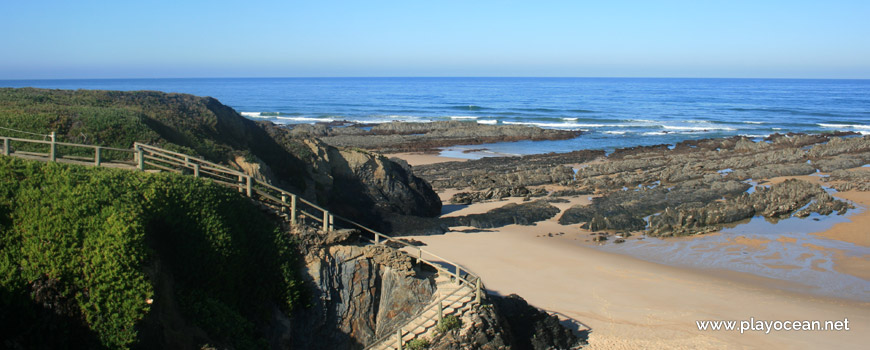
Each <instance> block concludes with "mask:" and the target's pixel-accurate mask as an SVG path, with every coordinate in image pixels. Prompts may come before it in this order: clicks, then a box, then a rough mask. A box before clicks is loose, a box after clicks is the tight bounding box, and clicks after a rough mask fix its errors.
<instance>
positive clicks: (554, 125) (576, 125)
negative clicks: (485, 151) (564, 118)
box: [502, 121, 613, 129]
mask: <svg viewBox="0 0 870 350" xmlns="http://www.w3.org/2000/svg"><path fill="white" fill-rule="evenodd" d="M502 123H504V124H511V125H534V126H540V127H542V128H569V129H577V128H600V127H605V126H613V125H604V124H582V123H540V122H509V121H503V122H502Z"/></svg>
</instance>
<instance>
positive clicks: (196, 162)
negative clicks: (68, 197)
mask: <svg viewBox="0 0 870 350" xmlns="http://www.w3.org/2000/svg"><path fill="white" fill-rule="evenodd" d="M50 136H51V140H50V141H44V140H33V139H22V138H16V137H7V136H0V140H3V153H2V154H3V155H7V156H9V155H13V156H14V155H15V154H13V153H12V152H10V149H11V147H10V141H16V142H26V143H37V144H47V145H50V152H49V153H48V154H47V156H48V161H51V162H56V161H57V156H58V154H57V146H65V147H80V148H91V149H93V150H94V163H93V164H94V165H95V166H101V165H102V164H103V162H102V160H101V156H100V153H101V151H103V150H109V151H120V152H131V153H133V155H134V163H135V165H136V168H137V169H138V170H139V171H144V170H145V168H146V166H150V167H153V168H157V169H160V170H165V171H173V172H179V173H184V172H183V170H182V169H190V170H193V176H194V177H202V178H205V179H208V180H211V181H213V182H215V183H218V184H221V185H226V186H230V187H236V188H238V189H239V192H244V193H245V194H246V195H247V196H248V197H250V198H252V199H255V200H259V201H260V202H266V201H268V202H271V203H273V204H275V205H278V206H280V209H281V211H282V212H283V210H284V209H287V208H289V209H290V218H291V219H290V220H291V223H293V224H295V223H296V217H297V211H298V214H299V215H301V216H303V217H310V218H312V219H314V220H315V221H316V222H319V223H321V224H322V225H323V231H331V230H333V229H334V227H335V226H334V224H335V219H338V220H339V221H340V222H345V223H347V224H349V225H350V226H351V227H354V228H356V229H359V230H360V231H363V232H368V233H370V234H371V235H372V239H371V241H372V242H373V243H374V244H375V245H377V244H386V243H387V242H395V243H397V244H399V245H400V246H402V248H411V249H412V250H413V249H416V250H417V258H416V259H417V261H418V263H425V264H427V265H429V266H432V267H433V268H435V269H436V271H439V272H441V271H443V272H445V273H447V274H448V275H452V276H453V277H454V278H455V279H456V281H457V283H458V284H459V285H460V288H459V289H456V290H454V291H453V292H452V293H450V294H448V295H447V296H444V297H441V298H439V299H438V301H437V303H438V304H440V303H442V302H443V301H444V300H445V299H446V298H448V297H450V296H452V295H454V294H455V293H456V292H457V291H459V290H460V289H462V286H468V287H469V292H467V293H466V294H465V295H463V296H462V297H463V298H464V297H465V296H467V295H468V294H470V293H473V292H475V293H476V294H477V298H476V302H480V299H481V298H482V296H483V294H482V293H483V290H484V288H483V283H482V281H481V278H480V276H477V275H475V274H474V273H472V272H471V271H468V270H467V269H463V268H462V267H461V266H460V265H459V264H456V263H454V262H452V261H449V260H447V259H444V258H442V257H440V256H438V255H435V254H433V253H431V252H428V251H426V250H424V249H422V248H420V247H417V246H414V245H412V244H409V243H406V242H404V241H401V240H397V239H395V238H393V237H390V236H387V235H385V234H382V233H380V232H378V231H375V230H372V229H370V228H368V227H366V226H364V225H362V224H360V223H357V222H355V221H353V220H350V219H347V218H344V217H342V216H338V215H335V214H333V213H330V212H329V211H328V210H327V209H325V208H322V207H320V206H318V205H317V204H314V203H312V202H310V201H308V200H305V199H304V198H300V196H298V195H296V194H294V193H291V192H288V191H285V190H283V189H281V188H279V187H276V186H273V185H272V184H269V183H266V182H265V181H262V180H259V179H253V177H252V176H251V175H248V174H245V173H243V172H240V171H238V170H234V169H230V168H228V167H226V166H223V165H220V164H216V163H213V162H210V161H207V160H205V159H202V158H198V157H194V156H190V155H187V154H183V153H179V152H173V151H169V150H166V149H163V148H160V147H156V146H152V145H147V144H143V143H139V142H136V143H134V144H133V148H132V149H121V148H112V147H103V146H97V145H84V144H75V143H67V142H57V140H56V137H55V134H54V133H52V134H51V135H50ZM22 152H23V151H22ZM16 153H18V152H16ZM146 153H147V154H146ZM146 158H147V159H150V160H153V162H152V161H146V160H145V159H146ZM155 162H160V163H164V164H157V163H155ZM126 164H129V163H126ZM178 167H180V168H182V169H178ZM228 176H229V177H230V179H228V178H227V177H228ZM227 180H230V181H232V180H238V182H237V183H235V184H233V183H232V182H227ZM269 190H271V191H274V192H278V197H281V198H280V199H279V198H278V197H276V196H273V195H271V194H270V193H269ZM287 197H290V203H288V202H287ZM299 203H301V204H305V205H306V206H308V207H310V208H311V209H310V210H313V211H319V213H318V214H320V215H317V214H313V213H310V212H308V211H306V210H304V208H303V207H301V206H299V205H297V204H299ZM424 254H425V255H428V256H431V257H432V258H434V259H438V260H440V261H441V262H443V263H445V264H447V265H449V266H451V267H453V268H454V269H455V270H454V272H451V271H450V270H448V269H446V268H444V267H442V266H441V265H440V264H438V263H435V262H433V261H430V260H429V259H424ZM462 272H465V273H466V276H465V277H463V275H462ZM472 281H474V283H472ZM432 305H435V303H433V304H430V305H429V306H426V307H424V308H423V309H421V311H420V312H418V313H417V314H415V315H414V316H413V317H412V318H410V319H409V320H408V322H406V323H404V324H403V325H401V326H399V328H398V331H399V332H400V333H401V332H402V329H403V327H405V326H407V325H408V324H409V323H410V322H413V321H414V320H416V319H417V318H418V317H420V316H422V315H423V313H424V312H426V311H428V310H430V309H431V308H432V307H433V306H432ZM429 319H431V317H430V318H429ZM429 319H427V321H428V320H429ZM390 333H392V332H389V333H388V334H387V336H386V337H385V338H383V339H380V340H378V341H376V342H374V343H372V344H371V345H370V346H369V347H371V346H374V345H376V344H379V343H380V342H381V341H383V340H386V339H389V337H390V336H392V334H390ZM402 336H403V335H401V336H400V338H399V341H402V340H401V337H402Z"/></svg>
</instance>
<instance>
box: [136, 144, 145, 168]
mask: <svg viewBox="0 0 870 350" xmlns="http://www.w3.org/2000/svg"><path fill="white" fill-rule="evenodd" d="M136 162H137V163H138V164H137V165H136V168H137V169H139V171H145V150H143V149H142V146H139V145H136Z"/></svg>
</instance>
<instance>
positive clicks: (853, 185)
mask: <svg viewBox="0 0 870 350" xmlns="http://www.w3.org/2000/svg"><path fill="white" fill-rule="evenodd" d="M822 180H823V181H826V182H829V183H831V188H834V189H836V190H837V191H849V190H857V191H862V192H867V191H870V171H847V170H837V171H834V172H833V173H831V176H830V177H827V178H823V179H822Z"/></svg>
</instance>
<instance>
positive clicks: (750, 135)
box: [740, 134, 770, 138]
mask: <svg viewBox="0 0 870 350" xmlns="http://www.w3.org/2000/svg"><path fill="white" fill-rule="evenodd" d="M740 136H743V137H749V138H767V137H769V136H770V134H767V135H757V134H756V135H753V134H740Z"/></svg>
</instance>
